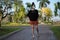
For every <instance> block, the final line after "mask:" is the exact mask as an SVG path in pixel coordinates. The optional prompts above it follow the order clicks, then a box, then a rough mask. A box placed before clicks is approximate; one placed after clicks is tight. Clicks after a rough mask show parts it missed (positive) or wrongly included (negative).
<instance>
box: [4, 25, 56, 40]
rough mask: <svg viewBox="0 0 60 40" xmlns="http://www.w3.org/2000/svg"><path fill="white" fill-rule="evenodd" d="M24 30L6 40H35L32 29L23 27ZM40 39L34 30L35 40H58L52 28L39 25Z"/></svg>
mask: <svg viewBox="0 0 60 40" xmlns="http://www.w3.org/2000/svg"><path fill="white" fill-rule="evenodd" d="M23 28H24V30H22V31H20V32H17V33H15V34H13V35H11V36H9V37H8V38H6V39H4V40H33V38H32V30H31V27H23ZM39 32H40V34H39V35H40V37H37V32H36V30H34V34H35V38H34V40H56V38H55V37H54V35H53V32H52V31H51V30H50V27H49V26H47V25H39Z"/></svg>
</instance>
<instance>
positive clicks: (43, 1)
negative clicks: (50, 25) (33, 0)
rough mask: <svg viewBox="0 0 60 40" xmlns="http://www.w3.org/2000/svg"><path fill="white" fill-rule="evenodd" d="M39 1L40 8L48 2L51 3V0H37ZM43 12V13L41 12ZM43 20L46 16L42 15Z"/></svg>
mask: <svg viewBox="0 0 60 40" xmlns="http://www.w3.org/2000/svg"><path fill="white" fill-rule="evenodd" d="M37 1H39V8H40V10H41V9H42V8H43V7H47V4H50V1H49V0H37ZM41 14H42V13H41ZM42 20H44V18H43V17H42Z"/></svg>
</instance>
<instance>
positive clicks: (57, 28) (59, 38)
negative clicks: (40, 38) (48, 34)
mask: <svg viewBox="0 0 60 40" xmlns="http://www.w3.org/2000/svg"><path fill="white" fill-rule="evenodd" d="M51 30H52V31H53V32H54V34H55V36H56V37H57V40H60V26H54V27H51Z"/></svg>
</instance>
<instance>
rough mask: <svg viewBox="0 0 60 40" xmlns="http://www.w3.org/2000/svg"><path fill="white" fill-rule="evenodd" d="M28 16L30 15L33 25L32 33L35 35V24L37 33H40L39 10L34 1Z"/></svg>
mask: <svg viewBox="0 0 60 40" xmlns="http://www.w3.org/2000/svg"><path fill="white" fill-rule="evenodd" d="M27 16H28V17H29V20H30V24H31V26H32V35H33V37H34V26H36V30H37V34H39V30H38V16H39V15H38V10H36V9H35V4H34V2H33V3H32V5H31V10H30V11H29V12H28V14H27Z"/></svg>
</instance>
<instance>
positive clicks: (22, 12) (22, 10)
mask: <svg viewBox="0 0 60 40" xmlns="http://www.w3.org/2000/svg"><path fill="white" fill-rule="evenodd" d="M24 17H25V8H24V6H23V5H21V6H20V8H19V12H18V13H16V14H14V19H15V21H16V22H17V23H18V22H19V21H21V22H22V21H24V20H23V19H24Z"/></svg>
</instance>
